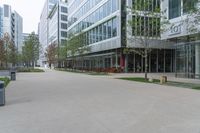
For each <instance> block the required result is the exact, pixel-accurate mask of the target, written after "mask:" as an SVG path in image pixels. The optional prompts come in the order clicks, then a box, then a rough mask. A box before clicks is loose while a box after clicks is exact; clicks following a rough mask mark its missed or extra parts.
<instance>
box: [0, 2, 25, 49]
mask: <svg viewBox="0 0 200 133" xmlns="http://www.w3.org/2000/svg"><path fill="white" fill-rule="evenodd" d="M22 32H23V18H22V17H21V16H20V15H19V14H18V13H17V12H16V11H12V9H11V6H9V5H3V6H2V7H0V37H3V35H4V34H5V33H7V34H8V35H9V36H10V38H11V40H12V41H13V42H14V44H15V46H16V48H17V49H18V51H20V46H21V45H22V43H23V42H22Z"/></svg>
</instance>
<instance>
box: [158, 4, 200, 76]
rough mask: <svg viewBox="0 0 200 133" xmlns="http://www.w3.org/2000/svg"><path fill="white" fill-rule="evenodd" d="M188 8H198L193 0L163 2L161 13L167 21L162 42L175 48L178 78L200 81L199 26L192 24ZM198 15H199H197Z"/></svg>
mask: <svg viewBox="0 0 200 133" xmlns="http://www.w3.org/2000/svg"><path fill="white" fill-rule="evenodd" d="M188 6H191V7H195V8H198V7H199V4H198V3H196V1H195V0H191V1H189V0H164V1H163V2H162V6H161V7H162V11H165V16H166V18H167V19H168V20H169V23H170V24H169V26H168V29H167V30H166V32H164V33H163V34H162V36H161V37H162V39H163V40H168V41H170V42H172V43H173V44H174V47H175V48H176V54H175V62H176V63H175V71H176V75H177V76H178V77H187V78H198V79H200V38H199V36H198V34H199V32H200V30H199V29H200V26H199V24H194V20H195V14H193V15H191V14H189V13H188V12H189V9H188ZM198 15H199V14H198Z"/></svg>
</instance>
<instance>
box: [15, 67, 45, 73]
mask: <svg viewBox="0 0 200 133" xmlns="http://www.w3.org/2000/svg"><path fill="white" fill-rule="evenodd" d="M17 72H44V70H42V69H36V68H31V67H29V68H24V67H23V68H17Z"/></svg>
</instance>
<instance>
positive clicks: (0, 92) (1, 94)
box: [0, 81, 5, 106]
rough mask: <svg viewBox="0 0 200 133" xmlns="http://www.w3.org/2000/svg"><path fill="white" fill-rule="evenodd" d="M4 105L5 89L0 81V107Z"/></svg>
mask: <svg viewBox="0 0 200 133" xmlns="http://www.w3.org/2000/svg"><path fill="white" fill-rule="evenodd" d="M4 105H5V87H4V82H3V81H0V106H4Z"/></svg>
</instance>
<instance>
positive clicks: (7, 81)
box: [0, 78, 10, 87]
mask: <svg viewBox="0 0 200 133" xmlns="http://www.w3.org/2000/svg"><path fill="white" fill-rule="evenodd" d="M0 80H1V81H4V83H5V87H6V86H7V85H8V84H9V83H10V79H9V78H0Z"/></svg>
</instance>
